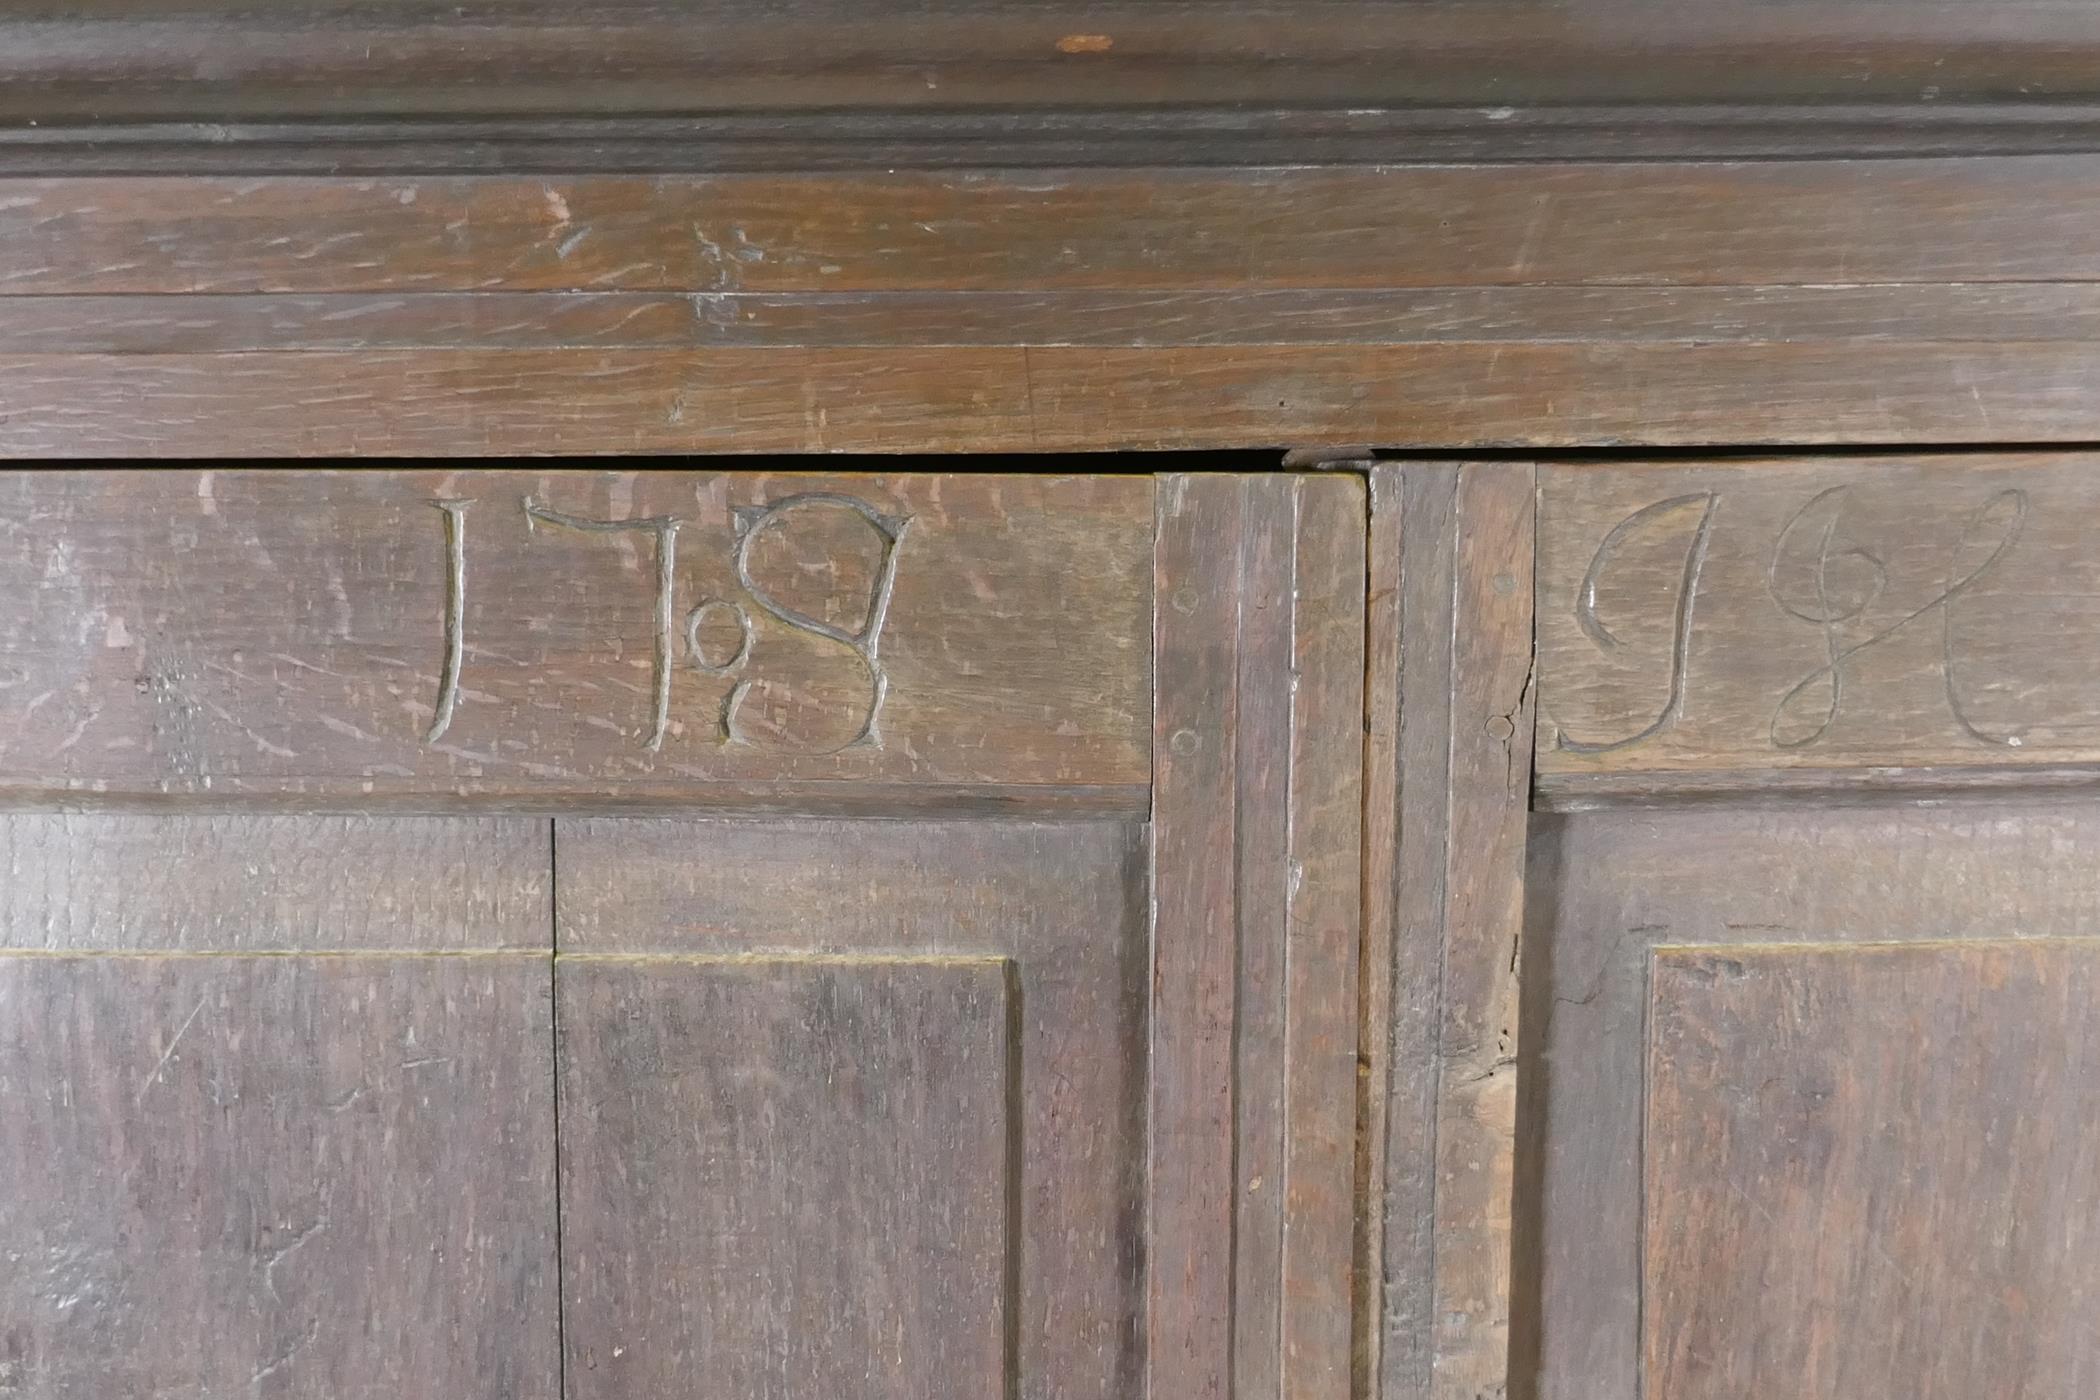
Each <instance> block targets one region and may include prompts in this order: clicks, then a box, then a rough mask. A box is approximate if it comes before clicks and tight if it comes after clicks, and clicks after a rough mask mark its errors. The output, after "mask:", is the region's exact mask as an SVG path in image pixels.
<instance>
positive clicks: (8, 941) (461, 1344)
mask: <svg viewBox="0 0 2100 1400" xmlns="http://www.w3.org/2000/svg"><path fill="white" fill-rule="evenodd" d="M0 863H4V864H5V866H6V868H7V869H8V870H9V871H10V873H11V878H10V879H9V880H8V881H7V882H6V884H5V886H4V888H0V934H4V937H0V948H4V950H5V951H0V1173H4V1175H5V1178H6V1181H7V1188H6V1190H5V1191H0V1262H4V1267H0V1394H4V1395H7V1396H9V1397H22V1400H103V1398H104V1397H109V1396H114V1395H138V1396H147V1395H152V1396H169V1397H177V1396H180V1397H199V1398H200V1400H201V1397H217V1396H232V1395H241V1396H254V1397H259V1398H260V1400H346V1398H347V1400H394V1398H395V1397H400V1396H426V1395H427V1396H438V1395H443V1396H448V1397H463V1400H556V1397H557V1396H558V1395H559V1394H560V1387H559V1374H558V1371H559V1366H558V1362H559V1355H558V1348H557V1346H556V1345H555V1327H556V1311H557V1295H556V1271H555V1232H554V1225H555V1218H556V1211H555V1198H554V1171H553V1165H554V1151H553V1146H554V1143H553V1129H554V1102H553V1092H552V1086H553V1074H552V1068H553V1067H552V1055H551V1031H552V1020H553V1005H552V1001H551V996H550V987H549V982H548V964H547V928H548V924H547V897H548V882H547V867H546V837H545V827H544V824H543V823H539V822H533V821H523V820H504V819H495V820H488V819H483V820H475V819H468V818H460V819H445V820H438V821H430V820H414V819H392V820H386V819H360V818H351V819H316V818H293V817H127V816H72V817H56V816H31V815H9V816H5V817H0Z"/></svg>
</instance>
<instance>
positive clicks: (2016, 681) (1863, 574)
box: [1538, 454, 2100, 803]
mask: <svg viewBox="0 0 2100 1400" xmlns="http://www.w3.org/2000/svg"><path fill="white" fill-rule="evenodd" d="M2091 467H2092V463H2091V461H2090V460H2088V459H2086V458H2083V457H2076V456H2058V455H2049V454H2026V455H2020V456H2003V457H1995V456H1972V455H1963V456H1958V457H1952V456H1931V455H1927V456H1919V457H1911V458H1871V459H1861V458H1847V459H1843V460H1833V459H1810V458H1802V459H1794V460H1780V461H1732V462H1711V463H1696V464H1685V465H1673V466H1671V467H1668V468H1662V469H1658V468H1653V467H1650V468H1643V467H1635V466H1601V465H1599V466H1591V465H1579V466H1578V465H1569V466H1565V467H1556V468H1551V469H1549V470H1547V471H1546V472H1545V473H1544V475H1543V477H1542V483H1543V484H1542V490H1541V501H1542V504H1541V517H1540V527H1539V529H1540V544H1539V550H1540V566H1539V610H1540V611H1539V670H1540V690H1541V704H1542V707H1543V713H1544V715H1545V717H1546V721H1547V722H1546V723H1544V724H1542V725H1541V728H1540V737H1539V756H1538V765H1539V776H1540V783H1541V787H1542V790H1543V791H1544V792H1545V793H1546V794H1547V795H1548V797H1549V799H1550V800H1552V801H1554V802H1557V803H1579V802H1581V801H1583V800H1584V799H1585V796H1586V795H1589V796H1594V797H1595V798H1597V799H1598V800H1604V799H1620V798H1624V797H1627V796H1630V795H1636V794H1638V793H1641V792H1645V793H1647V794H1649V795H1651V796H1653V795H1659V794H1664V793H1667V792H1670V791H1673V790H1683V789H1690V790H1705V791H1710V790H1715V789H1723V788H1727V787H1731V786H1733V787H1741V788H1756V787H1757V786H1759V785H1761V784H1762V783H1763V782H1765V781H1767V780H1768V775H1769V776H1770V777H1772V778H1785V779H1786V780H1787V781H1789V782H1790V783H1792V784H1794V785H1797V786H1805V787H1813V786H1815V785H1817V783H1818V782H1820V781H1823V780H1822V779H1821V777H1820V776H1819V775H1821V774H1825V773H1827V774H1829V775H1830V777H1829V779H1828V781H1829V782H1830V783H1831V784H1833V785H1842V786H1845V787H1848V788H1854V789H1856V788H1858V787H1861V786H1871V785H1874V784H1877V783H1883V784H1887V785H1891V786H1897V785H1902V784H1905V783H1908V782H1912V781H1915V780H1917V779H1916V775H1914V774H1911V773H1908V772H1906V771H1905V770H1931V771H1933V772H1934V773H1936V774H1937V775H1938V776H1937V778H1936V779H1934V781H1936V782H1937V783H1939V784H1941V785H1949V784H1950V783H1951V782H1953V781H1958V779H1957V778H1956V777H1955V775H1956V774H1959V773H1961V772H1962V771H1964V770H1971V769H1973V770H1978V772H1977V774H1976V777H1977V780H1978V781H1984V782H1993V783H1998V782H2010V783H2017V782H2018V781H2019V780H2020V773H2021V772H2022V771H2023V770H2027V769H2034V770H2038V771H2040V772H2042V773H2045V774H2047V775H2049V776H2048V780H2049V781H2056V780H2058V778H2059V776H2060V775H2062V774H2063V773H2064V772H2065V771H2067V770H2074V769H2086V770H2090V771H2092V772H2094V773H2100V768H2095V767H2094V765H2095V764H2096V763H2100V706H2096V704H2095V701H2094V699H2093V696H2094V693H2095V685H2094V682H2095V680H2096V679H2100V660H2096V659H2095V656H2096V648H2095V646H2094V645H2093V643H2094V642H2095V641H2100V562H2096V560H2095V558H2094V556H2093V553H2092V551H2091V549H2090V548H2089V543H2090V540H2089V531H2088V530H2087V528H2086V521H2087V519H2088V517H2089V516H2090V515H2091V513H2092V510H2093V509H2094V504H2095V500H2094V486H2093V480H2092V476H2093V474H2092V471H2091ZM1993 770H1996V771H1993Z"/></svg>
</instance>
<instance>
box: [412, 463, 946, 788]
mask: <svg viewBox="0 0 2100 1400" xmlns="http://www.w3.org/2000/svg"><path fill="white" fill-rule="evenodd" d="M431 504H432V505H433V506H435V507H436V508H437V509H438V510H439V511H440V512H442V513H443V515H444V530H445V559H446V572H445V615H444V629H443V661H442V665H441V667H440V670H439V673H438V693H437V701H436V704H435V707H434V710H433V714H432V717H431V722H430V726H429V728H428V729H427V730H426V731H425V733H424V738H425V740H426V742H430V743H435V742H437V741H438V740H439V739H441V738H443V737H444V735H445V733H446V731H447V730H449V729H450V728H451V726H452V720H453V717H454V716H455V715H456V714H457V713H458V709H459V699H460V694H461V686H462V683H463V679H462V672H463V664H464V658H465V651H466V631H467V622H466V615H467V613H466V609H467V508H468V506H469V505H470V504H471V503H470V502H467V501H462V500H451V499H439V500H434V501H432V502H431ZM519 505H520V506H521V507H522V509H523V510H524V514H525V521H526V525H527V528H528V529H529V530H532V531H535V532H536V531H539V530H546V529H553V530H566V531H574V532H577V533H580V534H586V535H618V534H632V535H635V536H637V537H640V538H642V539H645V540H647V541H648V543H649V547H650V550H651V559H652V561H653V567H652V569H651V574H652V577H653V579H654V590H653V592H652V594H651V595H650V600H649V601H650V607H651V609H652V617H653V619H654V648H655V650H654V655H653V658H652V665H651V673H650V687H649V716H648V723H647V726H646V728H645V730H644V733H643V737H642V740H641V744H642V747H643V748H645V749H647V750H649V751H651V752H655V751H656V750H659V749H661V748H662V747H663V744H664V740H665V738H666V737H667V736H668V735H669V733H670V729H671V693H672V686H673V678H674V676H675V674H676V671H677V668H678V665H679V660H680V656H679V650H680V647H681V645H682V647H683V651H684V660H685V662H686V664H688V665H689V666H691V667H692V669H694V670H695V671H698V672H699V673H700V674H701V675H704V676H709V677H727V678H730V679H731V680H732V682H733V683H732V684H731V686H730V687H729V690H728V692H727V694H726V695H725V696H724V697H723V700H722V705H721V718H720V724H719V728H718V731H717V739H718V741H719V742H721V743H723V744H747V743H750V742H751V739H750V737H749V735H748V734H747V733H746V731H745V728H744V727H743V726H742V725H741V724H740V723H739V712H740V711H741V709H742V707H743V705H744V703H745V700H746V699H747V697H748V696H749V695H750V692H751V689H752V686H753V684H754V682H753V681H752V680H751V679H749V678H747V677H746V676H745V675H744V672H745V671H746V669H747V666H748V664H749V662H750V661H751V657H752V652H753V649H754V644H755V641H756V629H755V627H754V624H753V622H752V618H751V614H750V612H749V610H748V609H747V608H746V607H745V605H744V603H743V602H740V601H737V600H735V599H730V598H722V597H715V596H709V597H705V598H702V599H700V600H699V601H698V602H696V603H694V604H693V605H692V606H691V607H690V608H689V609H687V611H686V613H685V618H684V622H683V624H682V626H681V625H679V624H677V623H676V622H675V621H674V616H675V614H676V611H677V608H676V592H677V584H678V536H679V530H680V528H681V527H682V526H684V525H685V524H686V521H685V520H684V519H682V518H680V517H678V516H675V515H647V516H630V517H625V518H619V519H599V518H594V517H587V516H581V515H573V514H570V513H568V512H566V511H560V510H556V509H554V508H553V507H551V506H549V505H547V504H546V503H544V502H543V501H540V500H538V499H536V498H535V497H533V496H531V495H526V496H524V497H522V498H521V499H520V501H519ZM818 516H833V517H842V518H844V519H848V520H855V521H858V522H860V523H861V524H863V525H864V526H865V527H866V529H867V530H868V531H869V532H871V534H872V535H873V537H874V539H875V540H876V542H877V551H878V552H877V562H876V565H875V568H874V574H873V581H872V584H871V586H870V591H869V596H868V598H867V600H866V605H865V608H864V609H863V610H862V612H861V614H860V620H859V622H858V623H857V624H856V625H853V626H851V627H848V626H843V625H841V624H839V623H837V622H833V621H828V620H826V619H825V618H822V617H818V616H816V615H815V614H814V613H812V612H809V611H806V610H804V609H802V608H798V607H795V606H793V605H791V604H789V603H786V602H783V601H781V600H780V599H779V598H777V597H775V596H774V594H773V593H772V592H771V591H769V590H768V589H767V588H766V586H765V585H764V584H762V583H761V582H760V581H759V580H758V579H757V578H756V577H754V575H753V568H752V550H753V547H754V546H755V545H756V544H757V543H758V542H759V541H760V540H761V539H763V538H764V537H765V536H766V535H767V534H768V532H785V531H789V530H792V529H793V528H794V527H795V526H796V524H797V523H799V522H805V521H807V520H809V519H811V518H815V517H818ZM732 519H733V521H734V523H735V538H734V543H733V545H732V546H731V549H730V560H731V566H732V569H733V571H734V576H735V579H736V582H737V584H738V585H740V586H741V588H742V590H743V593H744V595H745V598H746V599H748V600H749V602H750V604H751V605H752V606H753V607H756V608H757V609H758V610H759V611H760V612H761V613H762V614H764V615H765V616H766V617H769V618H772V619H773V620H774V621H775V622H778V623H779V624H780V625H782V626H783V627H786V628H788V629H790V630H791V631H794V632H798V633H801V634H804V635H806V636H810V637H818V638H822V639H824V640H826V641H829V642H835V643H837V644H838V645H839V646H840V647H842V648H843V649H844V650H845V651H846V652H847V653H848V654H850V655H851V656H852V657H853V659H854V660H855V661H856V662H857V663H858V664H859V666H860V667H861V669H862V670H864V671H865V672H866V678H867V697H866V703H865V707H864V708H863V709H862V711H861V712H860V715H859V720H858V725H857V727H856V728H855V729H854V730H853V732H852V735H851V737H850V738H848V739H846V740H845V742H844V743H842V744H839V745H837V746H835V747H834V748H832V749H830V750H828V751H830V752H839V751H843V750H845V749H849V748H855V747H859V746H863V745H865V746H869V747H873V748H880V747H881V746H882V737H881V728H880V725H881V720H882V707H883V702H884V701H885V700H887V699H888V697H889V687H890V678H889V673H888V672H887V671H885V670H884V669H883V664H882V629H883V625H884V623H885V622H887V621H888V618H889V610H890V599H891V597H892V594H893V593H894V591H895V588H896V582H897V556H898V549H899V546H900V545H902V543H903V542H904V535H905V530H906V528H907V527H908V526H909V525H910V524H911V517H909V516H907V515H887V514H884V513H883V512H882V511H879V510H877V509H876V508H875V507H874V506H872V505H870V504H868V503H867V502H866V501H863V500H859V499H857V498H855V497H852V496H847V495H842V494H839V493H836V492H828V491H812V492H804V493H800V494H797V495H790V496H785V497H782V498H780V499H778V500H774V501H771V502H769V503H767V504H765V505H759V506H744V507H738V508H737V509H736V510H735V511H734V512H733V515H732ZM717 619H719V620H722V621H725V622H726V623H727V625H728V626H729V627H730V628H731V629H732V634H733V637H734V640H733V642H732V644H731V647H730V649H729V651H728V652H727V654H719V653H718V655H717V656H715V657H710V655H709V643H708V642H707V641H706V640H705V639H704V638H703V632H704V631H705V629H707V627H708V625H709V624H710V622H711V621H714V620H717Z"/></svg>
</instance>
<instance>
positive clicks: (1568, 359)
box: [0, 155, 2100, 457]
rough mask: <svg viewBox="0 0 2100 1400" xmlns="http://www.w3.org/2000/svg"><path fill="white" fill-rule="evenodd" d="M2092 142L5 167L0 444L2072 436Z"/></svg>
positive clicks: (730, 445) (137, 451)
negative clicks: (1463, 161)
mask: <svg viewBox="0 0 2100 1400" xmlns="http://www.w3.org/2000/svg"><path fill="white" fill-rule="evenodd" d="M2096 161H2100V157H2095V156H2083V155H2067V156H2035V157H2019V158H2005V159H1999V160H1990V161H1981V160H1923V159H1921V160H1888V161H1870V162H1853V163H1846V162H1793V163H1785V162H1766V163H1676V164H1670V163H1660V164H1654V165H1641V164H1624V163H1622V164H1612V163H1559V164H1553V163H1547V164H1530V165H1517V166H1444V167H1439V166H1393V167H1379V168H1355V167H1348V168H1330V169H1316V168H1297V169H1289V168H1285V169H1259V168H1248V169H1237V170H1183V171H1163V170H1158V169H1147V170H1143V171H1130V170H1100V169H1096V170H1084V169H1072V168H1059V169H1045V170H1027V171H1008V172H1004V173H1000V172H995V171H982V170H978V171H966V172H960V173H949V174H935V173H929V172H925V171H910V170H905V171H901V172H886V173H879V174H869V173H861V172H838V173H803V174H767V173H749V174H721V175H712V176H707V175H662V176H655V177H642V176H611V175H599V176H575V175H562V176H555V177H548V178H521V177H515V176H512V177H503V176H450V177H448V176H435V175H433V176H401V177H398V178H354V179H353V178H344V179H328V178H303V177H266V178H256V179H239V180H236V179H228V178H196V179H185V180H175V179H156V178H150V177H112V178H61V179H17V180H8V181H6V182H5V186H4V189H5V193H4V195H0V293H5V294H6V295H5V296H4V298H0V453H4V454H6V455H11V456H18V457H19V456H37V457H49V456H59V457H67V456H82V457H87V456H95V457H109V456H140V455H152V456H266V455H276V456H285V455H301V456H316V455H322V456H325V455H363V454H372V455H414V454H430V453H439V454H446V455H513V454H544V453H606V452H613V453H652V452H654V453H678V452H690V451H696V450H697V451H735V452H758V451H826V452H831V451H875V452H909V451H1051V450H1058V451H1063V450H1100V449H1130V448H1143V447H1230V446H1242V447H1244V446H1267V445H1277V444H1293V443H1304V442H1327V443H1352V442H1353V443H1365V442H1368V443H1379V444H1385V445H1393V446H1421V447H1455V446H1465V445H1477V446H1507V445H1517V444H1536V445H1598V444H1657V445H1685V444H1698V443H1749V442H1765V443H1784V442H1793V443H1887V442H1894V441H1921V442H1927V441H1937V442H1956V441H1960V442H1990V441H2000V442H2005V441H2022V442H2025V441H2044V440H2083V439H2089V438H2091V437H2093V436H2096V435H2100V412H2096V408H2095V401H2094V396H2093V393H2092V390H2091V385H2092V384H2093V383H2094V382H2095V379H2096V375H2100V358H2096V356H2095V353H2094V351H2093V348H2092V345H2093V337H2092V336H2091V335H2090V334H2089V333H2088V331H2087V330H2086V329H2083V328H2086V327H2088V326H2089V323H2091V322H2092V321H2093V320H2094V319H2095V314H2096V313H2095V304H2094V299H2093V297H2092V295H2091V291H2090V284H2091V283H2092V281H2093V280H2094V277H2095V274H2096V269H2100V241H2096V239H2095V236H2094V233H2093V230H2094V229H2095V228H2096V227H2100V220H2096V219H2095V218H2094V217H2093V212H2094V211H2093V208H2092V206H2093V204H2094V200H2093V198H2092V196H2091V193H2090V192H2091V190H2092V189H2094V188H2095V182H2094V180H2093V174H2094V171H2095V169H2096ZM205 294H208V295H205ZM56 298H64V299H56ZM76 298H77V299H76Z"/></svg>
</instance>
